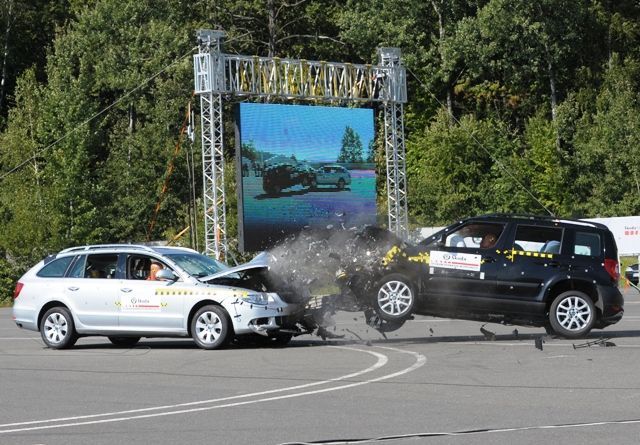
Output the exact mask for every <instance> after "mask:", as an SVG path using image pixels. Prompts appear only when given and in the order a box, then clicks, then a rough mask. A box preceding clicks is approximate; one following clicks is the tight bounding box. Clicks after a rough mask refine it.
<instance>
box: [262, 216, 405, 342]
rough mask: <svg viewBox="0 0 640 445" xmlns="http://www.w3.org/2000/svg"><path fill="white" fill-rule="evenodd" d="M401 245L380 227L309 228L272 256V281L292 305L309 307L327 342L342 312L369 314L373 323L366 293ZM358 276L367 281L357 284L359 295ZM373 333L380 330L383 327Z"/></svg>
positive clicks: (284, 242)
mask: <svg viewBox="0 0 640 445" xmlns="http://www.w3.org/2000/svg"><path fill="white" fill-rule="evenodd" d="M402 245H403V242H402V241H401V240H400V239H399V238H397V237H396V236H395V235H393V234H392V233H391V232H389V231H388V230H386V229H382V228H379V227H375V226H365V227H355V226H354V227H349V228H347V227H345V225H344V224H338V225H329V226H327V227H325V228H322V229H317V228H313V229H312V228H305V229H304V230H302V231H301V232H299V233H297V234H295V235H291V236H289V237H287V238H286V239H285V240H283V241H282V242H281V243H280V244H278V245H277V246H276V247H274V248H273V249H271V250H270V251H269V252H268V253H269V254H270V264H269V275H270V277H271V278H272V280H273V281H274V282H275V283H276V287H277V288H278V289H279V292H280V291H281V290H282V289H286V290H285V291H283V293H284V294H286V295H287V296H288V297H287V299H288V301H290V302H297V303H302V304H306V305H307V306H308V307H310V312H311V313H312V316H313V320H314V323H315V324H316V325H317V326H318V327H319V328H320V329H319V330H318V335H321V334H322V335H321V336H322V337H323V338H324V337H325V336H326V332H327V331H326V329H325V328H326V327H327V326H331V325H332V323H333V320H332V317H333V315H334V314H335V312H336V311H337V310H347V311H365V319H366V320H367V322H368V321H369V318H370V317H371V316H372V315H373V313H372V311H371V308H370V306H369V305H368V301H369V298H368V295H367V292H366V289H367V288H368V287H370V286H371V285H372V284H373V283H371V282H370V281H371V280H374V279H375V277H377V276H379V271H380V270H381V268H382V267H384V258H385V255H386V254H387V252H388V251H389V250H390V249H391V248H392V247H394V246H402ZM356 274H357V275H358V277H360V279H361V280H364V281H365V282H359V283H358V286H357V288H358V289H359V290H361V291H362V293H361V294H360V295H356V294H355V293H354V292H353V291H352V288H353V286H350V285H349V284H350V283H349V280H350V278H351V277H352V276H354V275H356ZM362 277H365V278H362ZM367 277H369V278H367ZM341 278H343V281H341ZM367 314H369V315H367ZM374 327H376V328H380V323H378V326H374ZM379 330H381V332H384V331H383V330H382V329H379Z"/></svg>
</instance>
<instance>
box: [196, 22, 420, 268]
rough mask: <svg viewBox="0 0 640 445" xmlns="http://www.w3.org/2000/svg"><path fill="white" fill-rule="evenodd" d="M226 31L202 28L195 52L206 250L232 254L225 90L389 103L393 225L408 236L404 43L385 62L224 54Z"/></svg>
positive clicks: (386, 53) (385, 52) (385, 53)
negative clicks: (226, 181) (226, 176)
mask: <svg viewBox="0 0 640 445" xmlns="http://www.w3.org/2000/svg"><path fill="white" fill-rule="evenodd" d="M223 36H224V33H223V32H221V31H211V30H199V31H198V33H197V37H198V45H199V52H198V54H196V55H194V58H193V64H194V89H195V92H196V94H199V95H200V106H201V124H202V164H203V165H202V170H203V181H204V212H205V253H206V254H207V255H211V256H215V257H216V258H224V257H226V255H227V252H228V244H227V227H226V210H225V203H226V196H225V190H224V145H223V134H222V133H223V121H222V96H223V95H234V96H241V97H242V96H255V97H269V98H274V97H277V98H284V99H301V100H302V99H303V100H312V101H319V102H345V101H346V102H373V103H381V104H383V108H384V118H385V156H386V161H387V198H388V203H389V208H388V212H389V229H390V230H391V231H392V232H394V233H396V234H397V235H399V236H401V237H405V236H406V235H407V232H408V218H407V192H406V168H405V146H404V122H403V114H404V110H403V105H402V104H404V103H406V102H407V87H406V71H405V69H404V67H403V66H402V64H401V62H400V50H399V49H397V48H380V49H379V56H380V65H362V64H351V63H336V62H322V61H309V60H302V59H281V58H277V57H258V56H243V55H234V54H224V53H222V52H221V39H222V37H223Z"/></svg>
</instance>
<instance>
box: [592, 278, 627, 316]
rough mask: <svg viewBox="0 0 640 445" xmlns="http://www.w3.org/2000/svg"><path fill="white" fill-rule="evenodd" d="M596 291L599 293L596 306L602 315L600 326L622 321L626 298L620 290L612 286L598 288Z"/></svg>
mask: <svg viewBox="0 0 640 445" xmlns="http://www.w3.org/2000/svg"><path fill="white" fill-rule="evenodd" d="M596 289H597V291H598V302H597V303H596V306H597V307H598V309H600V311H601V313H602V317H601V318H600V324H602V325H603V326H607V325H610V324H614V323H617V322H618V321H620V319H622V316H623V315H624V297H623V296H622V294H621V293H620V290H618V288H617V287H612V286H596Z"/></svg>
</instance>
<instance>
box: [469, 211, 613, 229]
mask: <svg viewBox="0 0 640 445" xmlns="http://www.w3.org/2000/svg"><path fill="white" fill-rule="evenodd" d="M488 220H489V221H490V220H493V221H500V222H509V221H514V220H515V221H521V222H526V223H530V224H531V223H533V224H536V223H541V224H543V225H550V224H565V225H573V226H581V227H592V228H597V229H604V230H609V228H608V227H607V226H605V225H604V224H601V223H597V222H594V221H584V220H580V219H571V218H558V217H556V216H549V215H518V214H513V213H490V214H486V215H479V216H472V217H470V218H467V219H465V220H464V221H484V222H487V221H488Z"/></svg>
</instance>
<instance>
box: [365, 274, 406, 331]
mask: <svg viewBox="0 0 640 445" xmlns="http://www.w3.org/2000/svg"><path fill="white" fill-rule="evenodd" d="M375 292H376V295H375V301H374V308H375V310H376V312H377V313H378V315H380V318H381V319H383V320H386V321H394V322H395V321H400V320H406V319H407V318H409V316H410V315H411V312H412V311H413V306H414V305H415V300H416V299H415V291H414V290H413V286H412V284H411V282H410V281H409V279H408V278H406V277H405V276H404V275H400V274H390V275H387V276H385V277H383V278H382V279H381V280H380V281H378V284H376V287H375Z"/></svg>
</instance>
